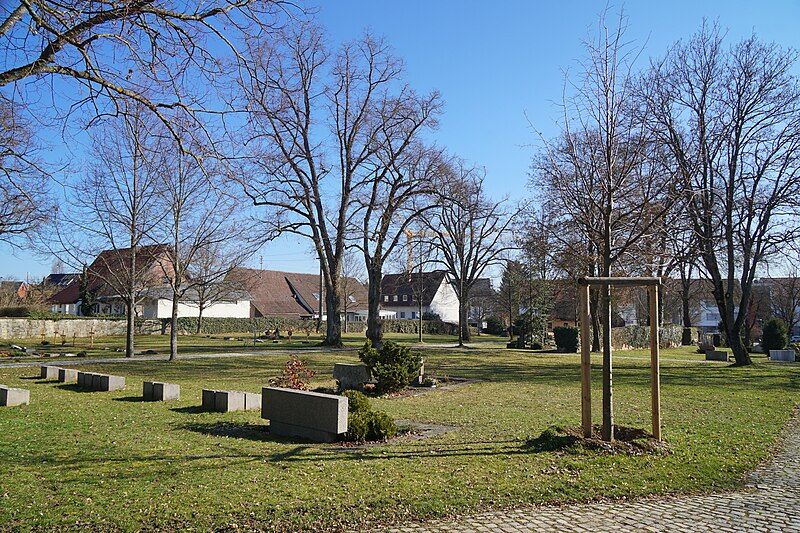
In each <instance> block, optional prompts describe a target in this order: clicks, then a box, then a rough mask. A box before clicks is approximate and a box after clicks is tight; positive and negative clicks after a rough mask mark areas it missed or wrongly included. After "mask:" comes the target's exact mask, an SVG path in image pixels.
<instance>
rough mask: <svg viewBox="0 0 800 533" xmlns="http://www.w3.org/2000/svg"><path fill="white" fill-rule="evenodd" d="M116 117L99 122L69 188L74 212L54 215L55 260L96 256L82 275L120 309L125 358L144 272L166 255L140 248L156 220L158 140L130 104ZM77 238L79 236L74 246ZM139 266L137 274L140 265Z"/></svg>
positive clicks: (146, 277)
mask: <svg viewBox="0 0 800 533" xmlns="http://www.w3.org/2000/svg"><path fill="white" fill-rule="evenodd" d="M126 108H127V109H126V112H125V113H124V114H122V115H120V116H119V117H117V118H114V119H110V120H108V121H105V122H104V124H103V127H102V128H101V129H100V130H98V131H96V132H94V134H93V137H94V142H93V150H92V151H93V158H94V163H95V164H94V166H93V168H92V169H90V170H88V171H87V175H86V177H85V178H84V179H83V181H82V182H81V183H80V184H79V185H78V186H77V187H76V188H75V189H74V191H73V194H72V203H73V209H72V210H71V211H69V212H68V213H61V214H62V215H65V216H62V219H61V222H62V223H63V224H64V229H63V230H60V239H59V242H61V244H63V248H62V250H61V251H60V254H59V255H60V256H61V257H65V258H69V259H71V260H72V261H73V262H75V261H83V260H84V259H83V258H85V257H87V256H90V255H95V254H96V253H97V252H99V251H101V250H102V251H103V253H102V254H100V255H98V256H97V259H95V261H94V263H93V264H92V265H91V267H90V269H89V271H88V275H89V276H90V278H92V279H91V280H90V287H89V289H90V290H95V289H96V288H97V286H98V285H101V284H102V285H105V286H106V287H108V288H109V289H110V290H111V291H112V292H111V294H106V296H109V297H119V298H121V299H122V301H123V302H124V304H125V311H126V315H127V337H126V344H125V355H126V357H132V356H133V351H134V316H135V314H136V305H137V303H138V301H139V296H140V291H141V290H142V288H143V287H144V286H145V285H146V284H147V283H148V282H152V277H153V275H154V273H153V270H152V268H150V267H151V266H153V261H154V260H157V259H159V258H160V257H161V256H162V254H163V253H164V252H165V251H166V248H165V247H163V246H144V245H145V244H147V243H148V242H150V241H148V235H150V234H151V232H152V229H153V228H154V227H155V226H156V225H157V224H158V222H159V221H160V219H161V218H162V217H163V213H158V212H157V210H156V207H157V199H158V187H159V182H158V170H159V169H158V166H157V164H156V155H155V154H156V153H157V152H158V150H159V142H160V140H161V139H160V138H158V136H157V134H154V133H152V132H153V131H154V130H156V131H157V128H155V127H154V126H153V124H152V122H151V121H150V120H151V119H150V118H149V117H148V115H147V114H145V113H142V112H141V109H139V107H138V106H137V105H136V104H134V105H133V106H130V107H128V106H127V105H126ZM76 235H85V236H86V241H85V244H84V245H81V244H80V243H79V242H77V241H76V237H75V236H76ZM143 265H144V266H145V267H146V268H142V266H143Z"/></svg>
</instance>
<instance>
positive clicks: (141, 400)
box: [113, 396, 146, 403]
mask: <svg viewBox="0 0 800 533" xmlns="http://www.w3.org/2000/svg"><path fill="white" fill-rule="evenodd" d="M113 400H114V401H115V402H130V403H144V402H145V401H146V400H145V399H144V397H142V396H125V397H123V398H113Z"/></svg>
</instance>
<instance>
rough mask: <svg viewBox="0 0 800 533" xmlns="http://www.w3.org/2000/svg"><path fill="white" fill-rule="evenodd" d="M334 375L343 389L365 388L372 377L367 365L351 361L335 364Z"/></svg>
mask: <svg viewBox="0 0 800 533" xmlns="http://www.w3.org/2000/svg"><path fill="white" fill-rule="evenodd" d="M333 377H334V378H335V379H336V381H338V382H339V388H340V389H341V390H349V389H355V390H364V384H365V383H368V382H369V381H370V379H371V377H370V374H369V368H367V365H362V364H351V363H336V364H335V365H333Z"/></svg>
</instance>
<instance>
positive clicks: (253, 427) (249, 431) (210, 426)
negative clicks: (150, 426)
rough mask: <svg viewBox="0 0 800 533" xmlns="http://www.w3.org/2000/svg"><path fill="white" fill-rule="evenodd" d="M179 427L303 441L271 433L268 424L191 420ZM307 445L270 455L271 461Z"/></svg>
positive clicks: (267, 439)
mask: <svg viewBox="0 0 800 533" xmlns="http://www.w3.org/2000/svg"><path fill="white" fill-rule="evenodd" d="M178 427H179V429H185V430H188V431H194V432H197V433H202V434H203V435H210V436H213V437H227V438H232V439H247V440H254V441H260V442H277V443H283V444H288V443H304V442H305V441H303V440H301V439H293V438H291V437H284V436H279V435H272V434H270V432H269V424H249V423H246V422H207V423H200V422H192V423H190V424H183V425H181V426H178ZM308 447H309V446H299V447H296V448H292V449H291V450H287V451H285V452H281V453H276V454H272V455H271V460H273V461H285V460H288V459H291V458H293V457H295V456H298V455H299V454H300V453H302V452H303V451H305V450H306V448H308Z"/></svg>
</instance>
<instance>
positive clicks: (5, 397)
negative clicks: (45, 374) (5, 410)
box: [0, 385, 31, 407]
mask: <svg viewBox="0 0 800 533" xmlns="http://www.w3.org/2000/svg"><path fill="white" fill-rule="evenodd" d="M30 401H31V391H29V390H28V389H17V388H14V387H6V386H5V385H0V407H15V406H17V405H28V404H29V403H30Z"/></svg>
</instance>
